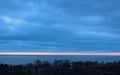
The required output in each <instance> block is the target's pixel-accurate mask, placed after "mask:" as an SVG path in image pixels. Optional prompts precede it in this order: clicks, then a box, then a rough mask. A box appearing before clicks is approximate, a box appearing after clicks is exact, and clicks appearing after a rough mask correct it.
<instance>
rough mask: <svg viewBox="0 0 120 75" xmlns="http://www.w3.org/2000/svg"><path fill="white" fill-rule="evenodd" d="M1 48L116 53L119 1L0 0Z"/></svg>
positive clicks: (118, 48) (118, 46) (119, 32)
mask: <svg viewBox="0 0 120 75" xmlns="http://www.w3.org/2000/svg"><path fill="white" fill-rule="evenodd" d="M0 51H1V52H3V51H5V52H7V51H10V52H13V51H15V52H19V51H25V52H26V51H29V52H30V51H35V52H36V51H41V52H81V51H82V52H119V51H120V0H0Z"/></svg>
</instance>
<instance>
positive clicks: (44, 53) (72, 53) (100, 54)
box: [0, 52, 120, 56]
mask: <svg viewBox="0 0 120 75" xmlns="http://www.w3.org/2000/svg"><path fill="white" fill-rule="evenodd" d="M0 55H98V56H102V55H105V56H120V52H0Z"/></svg>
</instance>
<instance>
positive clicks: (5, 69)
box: [0, 60, 120, 75]
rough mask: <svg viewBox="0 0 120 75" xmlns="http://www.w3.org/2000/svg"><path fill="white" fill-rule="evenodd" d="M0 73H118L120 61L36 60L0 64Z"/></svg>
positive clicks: (79, 74)
mask: <svg viewBox="0 0 120 75" xmlns="http://www.w3.org/2000/svg"><path fill="white" fill-rule="evenodd" d="M0 75H120V61H118V62H109V63H103V62H102V63H100V62H99V63H98V62H97V61H96V62H91V61H86V62H82V61H79V62H77V61H75V62H72V61H69V60H55V61H54V63H49V62H48V61H44V62H41V61H39V60H36V61H35V62H34V63H28V64H25V65H10V64H0Z"/></svg>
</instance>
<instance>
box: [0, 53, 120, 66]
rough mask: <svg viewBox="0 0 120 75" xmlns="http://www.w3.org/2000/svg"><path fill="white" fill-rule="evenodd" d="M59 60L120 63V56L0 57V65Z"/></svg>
mask: <svg viewBox="0 0 120 75" xmlns="http://www.w3.org/2000/svg"><path fill="white" fill-rule="evenodd" d="M55 59H57V60H60V59H62V60H65V59H68V60H71V61H98V62H113V61H119V60H120V56H89V55H0V63H5V64H26V63H33V62H34V61H35V60H41V61H49V62H53V61H54V60H55Z"/></svg>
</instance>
